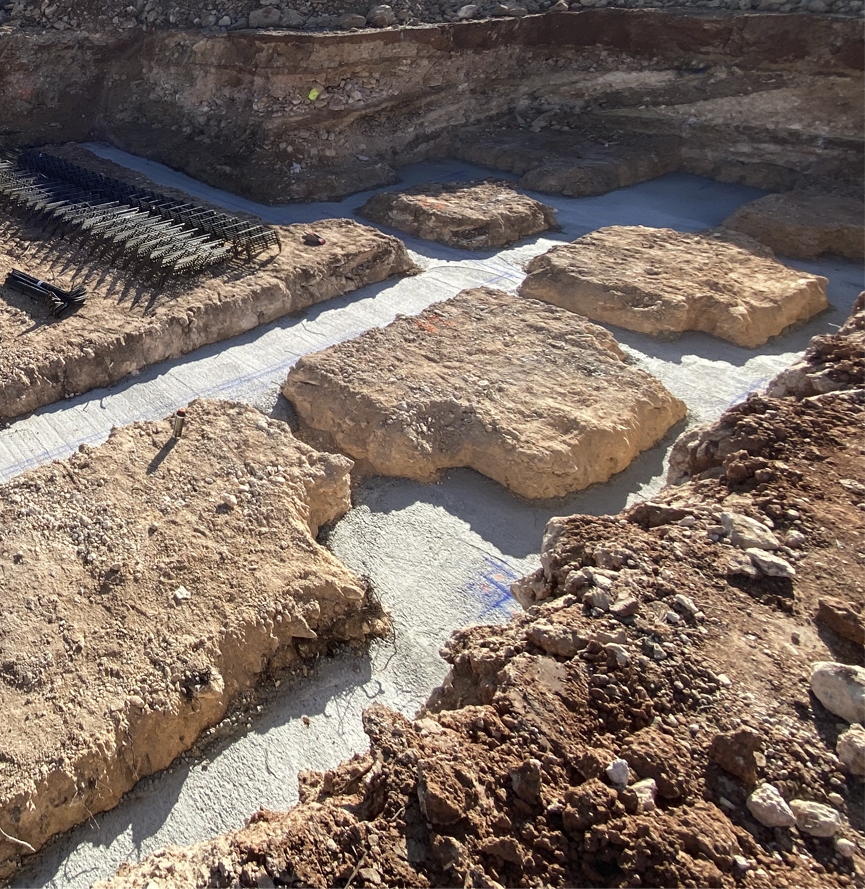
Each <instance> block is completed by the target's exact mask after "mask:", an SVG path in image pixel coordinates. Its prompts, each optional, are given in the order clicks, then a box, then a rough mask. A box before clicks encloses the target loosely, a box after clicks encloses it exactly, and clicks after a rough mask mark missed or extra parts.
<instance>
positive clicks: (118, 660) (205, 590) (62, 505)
mask: <svg viewBox="0 0 865 889" xmlns="http://www.w3.org/2000/svg"><path fill="white" fill-rule="evenodd" d="M171 430H172V423H171V422H169V421H166V422H160V423H136V424H134V425H132V426H126V427H123V428H121V429H115V430H114V431H113V432H112V433H111V436H110V438H109V440H108V442H107V443H106V444H104V445H103V446H101V447H99V448H89V447H86V446H84V445H82V446H81V449H80V452H79V453H78V454H76V455H75V456H73V457H71V458H70V459H69V460H66V461H62V462H58V463H54V464H50V465H48V466H44V467H42V468H40V469H36V470H33V471H30V472H27V473H25V474H24V475H21V476H19V477H18V478H17V479H16V480H15V481H13V482H10V483H8V484H6V485H3V486H2V487H0V522H2V525H3V528H4V529H5V531H4V536H3V541H2V544H0V572H2V576H3V602H2V609H0V709H2V711H3V714H4V717H3V726H2V730H0V829H2V831H3V833H2V834H0V878H2V877H4V876H8V875H9V873H10V872H11V870H12V868H13V867H14V865H15V863H16V859H17V856H19V855H20V854H22V853H23V851H24V850H25V849H30V850H33V849H34V848H38V847H40V846H41V845H43V844H44V843H45V842H46V840H47V839H49V838H50V837H51V836H52V835H54V834H56V833H59V832H61V831H64V830H67V829H68V828H70V827H72V826H73V825H75V824H78V823H80V822H83V821H86V820H87V818H88V817H90V816H91V815H92V814H93V813H94V812H101V811H104V810H106V809H109V808H111V807H112V806H114V805H116V803H117V802H118V800H119V799H120V797H121V796H122V794H123V793H125V792H126V791H127V790H129V789H130V788H131V787H132V786H133V784H135V782H136V781H138V780H139V778H142V777H144V776H145V775H149V774H151V773H153V772H155V771H157V770H159V769H162V768H165V767H166V766H167V765H168V764H169V763H170V762H171V761H172V760H173V759H174V757H175V756H177V755H178V754H179V753H180V752H182V751H183V750H186V749H188V748H189V747H191V746H192V744H193V743H194V742H195V740H196V738H197V736H198V735H199V733H200V732H201V731H202V730H203V729H205V728H206V727H208V726H210V725H213V724H215V723H217V722H218V721H219V720H220V719H221V718H222V717H223V715H224V714H225V712H226V710H227V708H228V706H229V705H230V703H231V702H232V701H233V700H234V699H236V698H237V696H238V694H239V693H240V692H242V691H243V690H244V689H246V688H248V687H250V686H251V685H253V684H254V683H255V682H256V680H257V679H258V678H259V677H260V676H261V674H262V673H263V672H268V673H270V672H272V671H275V670H279V669H282V668H284V667H286V666H288V665H289V664H291V663H293V662H296V661H298V660H299V659H301V658H304V657H311V656H313V655H316V654H319V653H321V652H325V651H327V649H328V646H330V645H333V644H336V643H340V642H347V641H352V640H363V639H364V638H365V637H366V636H368V635H369V634H371V633H376V632H381V631H382V629H383V626H384V622H383V619H382V616H381V614H380V612H379V611H378V610H377V609H376V608H374V607H372V606H371V603H370V601H369V599H368V596H367V593H366V590H365V588H364V585H363V584H362V582H361V581H360V579H359V578H357V577H356V576H354V575H353V574H351V573H350V572H349V571H347V569H346V568H345V567H344V566H343V565H342V564H341V563H340V562H339V561H337V560H336V559H335V558H334V557H333V556H332V555H330V553H329V552H327V550H325V549H323V548H322V547H320V546H318V545H317V544H316V542H315V535H316V534H317V533H318V530H319V528H320V526H321V525H323V524H325V523H327V522H330V521H333V520H335V519H336V518H338V517H339V516H341V515H343V514H344V513H345V512H346V511H347V510H348V508H349V505H350V501H349V469H350V466H351V464H350V462H349V461H348V460H346V459H345V458H344V457H340V456H334V455H330V454H320V453H318V452H316V451H314V450H312V449H311V448H309V447H307V446H306V445H304V444H301V443H300V442H298V441H297V440H296V439H294V437H293V436H292V435H291V433H290V431H289V429H288V427H287V426H286V424H284V423H282V422H278V421H274V420H268V419H266V418H265V417H264V416H262V415H261V414H260V413H258V412H257V411H255V410H253V409H252V408H249V407H245V406H242V405H236V404H231V403H227V402H223V403H220V402H202V401H196V402H193V403H192V404H191V405H190V406H189V409H188V412H187V420H186V427H185V430H184V432H183V437H182V438H180V439H174V438H173V437H172V434H171ZM12 838H14V839H12Z"/></svg>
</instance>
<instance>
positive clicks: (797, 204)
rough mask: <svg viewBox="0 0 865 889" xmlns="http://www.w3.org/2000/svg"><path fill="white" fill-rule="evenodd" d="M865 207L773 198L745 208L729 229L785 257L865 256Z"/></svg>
mask: <svg viewBox="0 0 865 889" xmlns="http://www.w3.org/2000/svg"><path fill="white" fill-rule="evenodd" d="M863 216H865V206H863V203H862V199H861V198H854V197H849V196H844V195H814V194H795V193H793V194H769V195H766V197H764V198H760V199H759V200H757V201H751V203H749V204H744V205H743V206H741V207H739V209H738V210H736V212H735V213H733V214H732V216H728V217H727V219H725V220H724V223H723V224H724V227H725V228H730V229H735V230H736V231H740V232H744V234H746V235H750V236H751V237H752V238H755V239H756V240H758V241H759V242H760V243H761V244H765V245H766V246H767V247H771V248H772V250H774V251H775V252H776V253H780V254H782V255H783V256H795V257H798V258H799V259H816V258H817V257H818V256H820V255H821V254H822V253H834V254H836V255H837V256H844V257H846V258H847V259H862V258H863V256H865V226H863V222H862V219H863Z"/></svg>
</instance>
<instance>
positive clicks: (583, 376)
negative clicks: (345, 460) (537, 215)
mask: <svg viewBox="0 0 865 889" xmlns="http://www.w3.org/2000/svg"><path fill="white" fill-rule="evenodd" d="M623 358H624V355H623V353H622V352H621V350H620V349H619V347H618V344H617V343H616V341H615V340H614V339H613V337H612V336H611V335H610V334H609V333H607V332H606V331H605V330H603V329H602V328H600V327H597V326H596V325H594V324H591V323H589V322H588V321H587V320H586V319H585V318H581V317H579V316H576V315H573V314H571V313H569V312H565V311H563V310H561V309H558V308H556V307H554V306H548V305H544V304H543V303H539V302H535V301H528V300H523V299H520V298H519V297H516V296H512V295H510V294H507V293H503V292H501V291H497V290H492V289H489V288H479V289H476V290H465V291H463V292H462V293H460V294H458V295H457V296H456V297H454V298H453V299H450V300H447V301H446V302H442V303H438V304H436V305H434V306H432V307H430V308H429V309H427V310H426V311H424V312H423V313H421V314H420V315H419V316H418V317H400V318H398V319H397V320H396V321H394V322H393V323H392V324H389V325H388V326H387V327H385V328H381V329H376V330H371V331H368V332H366V333H364V334H362V335H361V336H359V337H357V338H356V339H354V340H350V341H349V342H346V343H342V344H340V345H337V346H334V347H332V348H330V349H326V350H325V351H323V352H317V353H315V354H312V355H307V356H305V357H304V358H301V359H300V361H299V362H298V363H297V364H296V365H295V366H294V368H293V369H292V370H291V372H290V373H289V375H288V379H287V380H286V382H285V386H284V387H283V392H284V394H285V396H286V397H287V398H288V399H289V400H290V401H291V402H292V403H293V404H294V406H295V407H296V408H297V411H298V414H299V416H300V419H301V422H302V424H303V426H304V427H306V429H307V431H309V432H312V433H317V432H324V433H326V434H327V436H328V438H329V441H328V442H327V444H328V446H335V447H337V448H339V450H341V451H343V452H344V453H346V454H349V455H351V456H352V457H354V458H356V459H358V460H360V461H363V463H364V468H365V469H366V470H368V471H370V472H376V473H380V474H384V475H396V476H405V477H408V478H414V479H418V480H420V481H431V480H433V479H434V478H435V477H436V475H437V474H438V473H439V471H440V470H443V469H448V468H452V467H458V466H468V467H471V468H472V469H476V470H477V471H478V472H481V473H483V474H484V475H487V476H489V477H490V478H493V479H495V480H496V481H498V482H499V483H500V484H502V485H504V486H505V487H507V488H509V489H510V490H512V491H514V492H515V493H517V494H520V495H521V496H523V497H533V498H546V497H559V496H562V495H564V494H566V493H568V492H570V491H576V490H579V489H581V488H585V487H586V486H588V485H591V484H594V483H595V482H601V481H605V480H606V479H608V478H609V477H610V476H611V475H613V474H614V473H616V472H619V471H620V470H622V469H624V468H625V467H626V466H627V465H628V464H629V463H630V462H631V461H632V460H633V459H634V457H636V455H637V454H639V453H640V451H642V450H644V449H646V448H649V447H651V446H652V445H653V444H655V443H656V442H658V441H659V440H660V439H661V438H662V437H663V435H664V434H665V432H666V431H667V429H669V427H670V426H671V425H672V424H673V423H675V422H676V421H677V420H679V419H681V418H682V417H683V416H684V414H685V405H684V404H683V403H682V402H681V401H679V400H678V399H677V398H674V397H673V396H672V395H670V393H669V392H667V390H666V389H665V388H664V387H663V386H662V385H661V383H659V382H658V381H657V380H656V379H654V378H653V377H651V376H650V375H649V374H647V373H645V372H644V371H642V370H638V369H637V368H635V367H633V366H632V365H630V364H628V363H626V362H625V361H624V360H623ZM317 440H318V439H316V441H317ZM322 444H324V442H322Z"/></svg>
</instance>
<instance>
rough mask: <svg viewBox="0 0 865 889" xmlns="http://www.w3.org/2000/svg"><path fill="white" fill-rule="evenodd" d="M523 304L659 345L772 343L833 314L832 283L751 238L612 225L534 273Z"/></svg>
mask: <svg viewBox="0 0 865 889" xmlns="http://www.w3.org/2000/svg"><path fill="white" fill-rule="evenodd" d="M526 271H527V272H528V276H527V277H526V279H525V281H523V284H522V286H521V287H520V290H519V292H520V294H521V295H522V296H526V297H530V298H532V299H540V300H543V301H545V302H549V303H552V304H553V305H557V306H562V307H563V308H566V309H568V310H570V311H572V312H577V313H578V314H581V315H586V316H587V317H589V318H591V319H592V320H593V321H600V322H602V323H604V324H615V325H618V326H619V327H624V328H627V329H628V330H636V331H639V332H641V333H646V334H649V335H651V336H664V337H669V336H672V335H676V334H680V333H683V332H684V331H686V330H700V331H703V332H705V333H709V334H712V335H713V336H717V337H719V338H721V339H724V340H728V341H729V342H732V343H735V344H736V345H739V346H747V347H754V346H759V345H762V344H763V343H765V342H766V341H767V340H768V339H769V338H770V337H772V336H775V335H777V334H779V333H781V331H783V330H784V329H785V328H787V327H789V326H790V325H791V324H794V323H796V322H797V321H802V320H804V319H806V318H810V317H811V316H812V315H816V314H817V313H818V312H821V311H822V310H823V309H825V308H826V307H827V305H828V303H827V301H826V284H827V280H826V278H822V277H820V276H819V275H811V274H808V273H807V272H801V271H798V270H796V269H790V268H787V267H786V266H784V265H782V264H781V263H779V262H777V261H776V260H775V259H774V258H773V257H772V256H771V253H770V251H768V250H767V249H766V248H765V247H763V246H762V245H760V244H758V243H757V242H756V241H754V240H753V239H751V238H748V237H746V236H745V235H740V234H738V233H734V232H726V231H716V232H704V233H700V234H686V233H683V232H677V231H673V230H672V229H665V228H646V227H643V226H611V227H609V228H602V229H598V231H595V232H591V233H590V234H588V235H585V236H583V237H582V238H578V239H577V240H576V241H574V242H573V243H571V244H562V245H561V246H557V247H553V248H552V249H551V250H549V251H547V252H546V253H544V254H543V255H541V256H538V257H536V258H535V259H533V260H532V261H531V262H530V263H529V264H528V266H526Z"/></svg>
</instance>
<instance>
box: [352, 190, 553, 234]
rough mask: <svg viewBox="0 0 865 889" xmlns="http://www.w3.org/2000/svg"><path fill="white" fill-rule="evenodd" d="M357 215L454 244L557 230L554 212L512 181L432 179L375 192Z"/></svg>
mask: <svg viewBox="0 0 865 889" xmlns="http://www.w3.org/2000/svg"><path fill="white" fill-rule="evenodd" d="M357 212H358V213H359V215H361V216H363V217H365V218H366V219H371V220H372V221H373V222H378V223H379V224H381V225H389V226H392V227H393V228H398V229H399V230H400V231H404V232H407V233H408V234H410V235H415V236H416V237H419V238H426V239H427V240H430V241H439V242H440V243H442V244H447V245H449V246H451V247H462V248H464V249H468V250H480V249H485V248H490V247H504V246H505V245H507V244H511V243H513V242H514V241H519V240H520V239H521V238H525V237H527V236H528V235H536V234H539V233H540V232H544V231H550V230H551V229H552V230H555V229H557V228H558V224H557V222H556V215H555V214H556V211H555V210H554V209H553V208H552V207H548V206H546V205H545V204H542V203H541V202H540V201H536V200H535V199H534V198H530V197H528V196H527V195H523V194H520V193H519V192H517V191H514V188H513V186H512V185H511V183H509V182H496V181H486V182H480V183H468V184H463V183H459V184H442V183H430V184H428V185H422V186H418V187H416V188H412V189H408V190H406V191H398V192H394V191H388V192H382V193H380V194H377V195H374V196H373V197H371V198H370V199H369V200H368V201H367V202H366V203H365V204H364V205H363V206H362V207H361V208H360V209H359V210H358V211H357Z"/></svg>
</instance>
